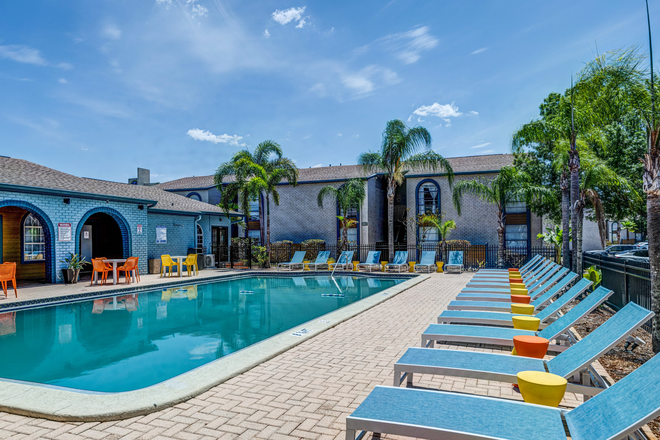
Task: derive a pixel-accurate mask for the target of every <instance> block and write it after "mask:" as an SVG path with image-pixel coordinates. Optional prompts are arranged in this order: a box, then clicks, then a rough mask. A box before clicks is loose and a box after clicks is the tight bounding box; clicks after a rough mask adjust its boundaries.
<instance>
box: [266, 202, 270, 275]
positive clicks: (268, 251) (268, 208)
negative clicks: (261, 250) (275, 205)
mask: <svg viewBox="0 0 660 440" xmlns="http://www.w3.org/2000/svg"><path fill="white" fill-rule="evenodd" d="M266 253H267V254H268V267H270V195H268V194H266Z"/></svg>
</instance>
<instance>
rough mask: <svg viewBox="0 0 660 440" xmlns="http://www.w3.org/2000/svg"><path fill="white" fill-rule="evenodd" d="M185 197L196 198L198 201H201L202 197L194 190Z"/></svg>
mask: <svg viewBox="0 0 660 440" xmlns="http://www.w3.org/2000/svg"><path fill="white" fill-rule="evenodd" d="M186 197H188V198H189V199H193V200H197V201H198V202H201V201H202V197H201V196H200V195H199V194H197V193H196V192H192V193H190V194H188V195H187V196H186Z"/></svg>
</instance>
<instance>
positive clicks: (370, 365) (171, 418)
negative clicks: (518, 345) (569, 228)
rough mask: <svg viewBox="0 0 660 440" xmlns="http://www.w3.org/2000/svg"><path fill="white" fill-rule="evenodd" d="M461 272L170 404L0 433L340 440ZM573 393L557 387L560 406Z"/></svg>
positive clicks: (456, 386) (487, 388)
mask: <svg viewBox="0 0 660 440" xmlns="http://www.w3.org/2000/svg"><path fill="white" fill-rule="evenodd" d="M470 277H471V274H469V273H464V274H461V275H444V274H434V275H433V276H432V277H431V278H430V279H429V280H427V281H425V282H423V283H421V284H418V285H417V286H414V287H412V288H411V289H409V290H407V291H405V292H403V293H401V294H399V295H397V296H395V297H393V298H391V299H390V300H388V301H386V302H384V303H383V304H380V305H378V306H376V307H374V308H372V309H370V310H367V311H366V312H364V313H362V314H360V315H359V316H356V317H354V318H352V319H350V320H348V321H346V322H344V323H342V324H339V325H337V326H336V327H334V328H332V329H330V330H328V331H326V332H325V333H322V334H320V335H318V336H316V337H314V338H312V339H310V340H309V341H306V342H304V343H303V344H301V345H299V346H297V347H295V348H293V349H291V350H289V351H287V352H285V353H283V354H281V355H279V356H277V357H275V358H273V359H271V360H269V361H267V362H264V363H263V364H261V365H259V366H257V367H255V368H253V369H252V370H250V371H248V372H246V373H243V374H241V375H239V376H237V377H235V378H233V379H231V380H229V381H227V382H225V383H223V384H221V385H218V386H216V387H214V388H212V389H211V390H209V391H207V392H206V393H204V394H202V395H200V396H198V397H196V398H193V399H191V400H189V401H187V402H185V403H181V404H178V405H176V406H174V407H172V408H168V409H165V410H162V411H159V412H156V413H153V414H150V415H146V416H141V417H134V418H131V419H127V420H119V421H113V422H102V423H101V422H93V423H61V422H53V421H49V420H44V419H37V418H31V417H24V416H18V415H13V414H7V413H0V439H5V438H10V439H40V438H44V439H62V440H69V439H179V440H201V439H217V438H221V439H234V438H237V439H253V438H254V439H276V440H277V439H343V438H344V435H345V434H344V427H345V419H346V416H347V415H349V414H350V413H351V412H353V410H355V408H357V406H358V405H359V404H360V402H362V401H363V400H364V398H365V397H366V396H367V395H368V394H369V392H370V391H371V390H372V389H373V388H374V387H375V386H376V385H391V383H392V377H393V364H394V362H395V361H396V360H397V359H398V358H399V357H400V356H401V355H402V354H403V353H404V352H405V350H406V349H407V348H408V347H410V346H418V345H419V343H420V334H421V332H422V331H423V330H424V329H425V327H426V326H427V325H428V324H429V323H433V322H435V319H436V317H437V315H438V314H439V313H440V312H441V311H442V310H443V309H444V308H445V307H446V305H447V303H448V302H449V301H450V300H452V299H453V298H455V296H456V295H457V294H458V292H459V291H460V289H461V288H463V287H464V286H465V283H466V282H467V281H468V280H469V279H470ZM442 347H443V348H459V347H458V346H451V347H447V346H442ZM460 348H461V349H471V350H478V351H494V349H492V348H488V347H479V348H477V347H460ZM415 386H420V387H428V388H435V389H443V390H451V391H457V392H465V393H473V394H480V395H488V396H496V397H504V398H511V399H516V400H521V398H520V396H519V395H518V394H517V393H516V392H514V391H513V390H512V388H511V385H506V384H501V383H498V382H489V381H482V380H471V379H462V378H454V377H442V376H430V375H416V376H415ZM580 401H581V398H578V397H577V396H575V395H573V394H567V396H566V398H565V400H564V402H563V405H566V406H575V405H577V404H578V403H579V402H580ZM383 438H388V439H390V438H397V437H394V436H383Z"/></svg>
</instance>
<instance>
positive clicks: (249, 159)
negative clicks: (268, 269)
mask: <svg viewBox="0 0 660 440" xmlns="http://www.w3.org/2000/svg"><path fill="white" fill-rule="evenodd" d="M228 175H233V176H234V177H235V182H231V183H229V185H227V189H226V190H225V192H226V193H227V199H229V198H230V197H231V200H233V199H234V197H236V195H238V197H239V201H240V208H241V210H242V211H243V212H244V213H246V212H248V210H249V201H251V200H252V201H254V200H257V201H258V202H259V218H260V219H261V220H262V222H261V223H262V228H263V229H264V230H265V234H262V238H263V235H265V242H266V252H267V253H268V254H269V255H270V199H271V197H272V199H273V202H274V203H275V205H279V204H280V195H279V193H278V191H277V185H278V184H279V183H281V182H282V181H284V180H286V181H287V182H288V183H290V184H291V185H293V186H295V185H297V183H298V168H296V166H295V164H294V163H293V161H292V160H291V159H288V158H286V157H283V153H282V148H281V147H280V145H279V144H278V143H277V142H274V141H271V140H267V141H264V142H261V143H260V144H259V145H258V146H257V148H256V149H255V150H254V154H252V153H250V152H249V151H248V150H243V151H239V152H238V153H236V154H235V155H234V156H233V157H232V159H231V161H229V162H227V163H225V164H222V165H221V166H220V167H219V168H218V170H217V171H216V173H215V176H214V182H215V184H216V186H218V187H219V188H220V189H222V188H221V186H222V182H223V180H224V179H225V178H226V177H227V176H228ZM223 195H224V193H223ZM262 197H264V198H265V200H266V215H265V216H264V215H263V210H262V205H261V198H262ZM223 200H224V199H223ZM227 201H228V200H226V201H225V202H227ZM264 218H265V220H266V222H265V225H264V224H263V220H264ZM246 237H247V231H246Z"/></svg>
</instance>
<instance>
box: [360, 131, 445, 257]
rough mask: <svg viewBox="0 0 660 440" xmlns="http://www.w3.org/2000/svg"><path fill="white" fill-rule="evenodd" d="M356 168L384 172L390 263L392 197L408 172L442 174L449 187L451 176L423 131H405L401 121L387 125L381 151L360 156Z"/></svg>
mask: <svg viewBox="0 0 660 440" xmlns="http://www.w3.org/2000/svg"><path fill="white" fill-rule="evenodd" d="M358 164H359V165H362V167H363V168H364V169H365V171H367V172H384V173H385V176H386V178H387V241H388V253H389V261H392V260H393V259H394V196H395V193H396V188H397V186H399V185H401V184H402V183H403V181H404V178H405V174H406V173H407V172H408V171H414V170H423V169H431V170H433V171H436V170H437V169H441V170H444V171H445V173H446V174H447V179H448V181H449V185H450V186H451V185H452V184H453V181H454V172H453V170H452V168H451V165H450V164H449V162H448V161H447V160H446V159H445V158H444V157H442V156H441V155H440V154H438V153H436V152H435V151H433V150H432V149H431V134H430V133H429V132H428V130H426V128H424V127H419V126H417V127H413V128H408V127H406V124H404V123H403V122H402V121H401V120H399V119H395V120H392V121H388V123H387V126H386V127H385V131H383V140H382V142H381V146H380V151H379V152H373V151H369V152H367V153H362V154H361V155H360V156H359V157H358Z"/></svg>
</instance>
